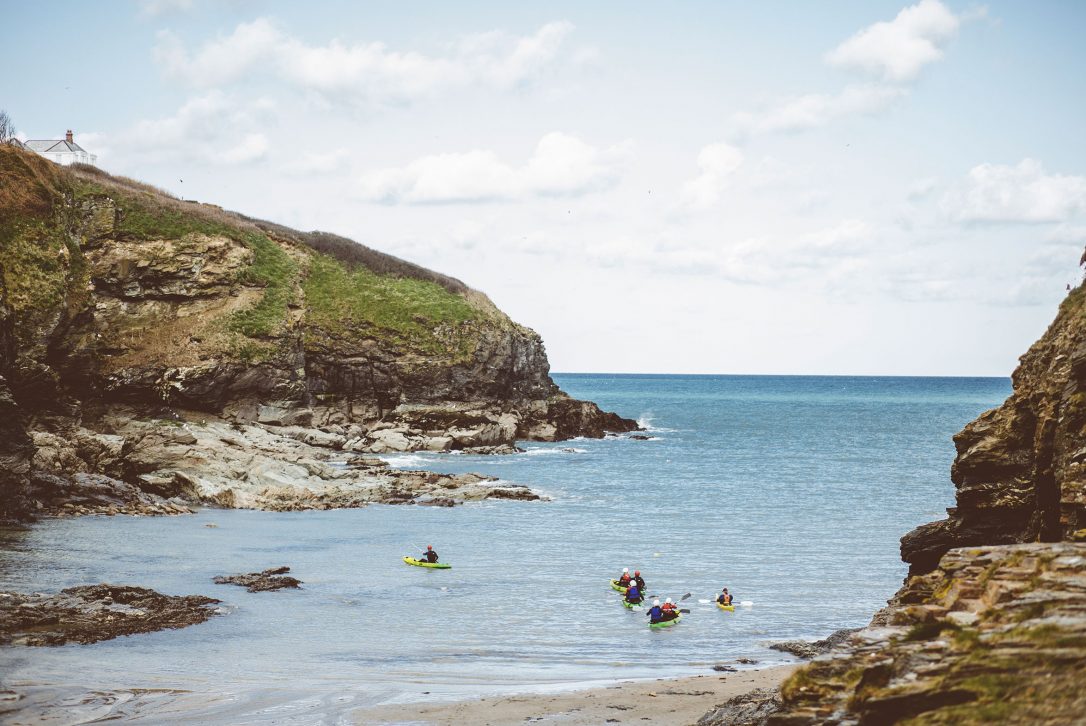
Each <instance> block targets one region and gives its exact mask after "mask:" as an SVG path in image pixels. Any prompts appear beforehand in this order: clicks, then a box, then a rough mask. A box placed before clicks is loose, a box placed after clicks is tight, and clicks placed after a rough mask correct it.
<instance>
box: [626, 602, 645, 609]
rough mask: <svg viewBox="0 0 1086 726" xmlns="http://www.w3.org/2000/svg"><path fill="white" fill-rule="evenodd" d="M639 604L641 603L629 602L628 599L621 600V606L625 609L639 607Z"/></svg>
mask: <svg viewBox="0 0 1086 726" xmlns="http://www.w3.org/2000/svg"><path fill="white" fill-rule="evenodd" d="M641 605H642V603H639V602H630V601H628V600H623V601H622V606H623V607H624V608H626V609H627V610H633V609H634V608H639V607H641Z"/></svg>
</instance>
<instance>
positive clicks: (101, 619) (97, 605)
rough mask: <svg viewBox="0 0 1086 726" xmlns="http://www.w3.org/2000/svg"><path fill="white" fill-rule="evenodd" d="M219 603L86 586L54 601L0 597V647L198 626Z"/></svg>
mask: <svg viewBox="0 0 1086 726" xmlns="http://www.w3.org/2000/svg"><path fill="white" fill-rule="evenodd" d="M218 602H219V601H218V600H216V599H214V598H210V597H204V596H202V595H184V596H172V595H163V594H161V593H158V592H155V591H154V590H148V589H146V588H143V587H127V586H123V585H84V586H81V587H69V588H67V589H65V590H61V591H60V592H59V593H57V594H55V595H46V594H42V593H34V594H31V595H25V594H21V593H17V592H0V643H3V644H11V645H64V644H65V643H84V644H86V643H97V642H98V641H100V640H109V639H110V638H116V637H117V636H119V635H132V634H134V633H150V632H153V631H156V630H166V629H176V628H184V627H186V626H189V625H195V624H197V623H202V622H204V621H205V620H207V619H209V618H211V617H212V616H213V615H215V614H216V612H217V611H216V609H215V608H213V607H211V606H212V605H215V604H216V603H218Z"/></svg>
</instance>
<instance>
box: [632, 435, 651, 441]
mask: <svg viewBox="0 0 1086 726" xmlns="http://www.w3.org/2000/svg"><path fill="white" fill-rule="evenodd" d="M627 438H630V439H633V440H634V441H652V437H651V436H646V435H645V434H630V435H629V437H627Z"/></svg>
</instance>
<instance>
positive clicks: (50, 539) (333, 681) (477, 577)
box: [0, 375, 1010, 723]
mask: <svg viewBox="0 0 1086 726" xmlns="http://www.w3.org/2000/svg"><path fill="white" fill-rule="evenodd" d="M556 379H557V380H558V382H559V384H560V385H561V386H562V387H563V388H564V389H565V390H566V391H568V392H569V393H571V394H572V395H574V396H576V397H579V398H588V399H591V400H594V401H597V402H598V403H600V405H602V406H603V407H604V408H607V409H610V410H615V411H618V412H620V413H622V414H624V415H626V416H631V417H635V418H636V417H640V418H641V420H642V422H643V423H647V424H649V426H650V431H649V433H650V434H651V435H652V437H653V440H651V441H635V440H630V439H626V438H620V439H608V440H602V441H595V440H577V441H573V442H564V443H560V444H527V445H526V446H527V447H528V448H529V451H528V453H527V454H520V455H516V456H508V457H470V456H455V455H416V454H412V455H403V456H398V457H389V458H390V460H391V461H392V463H393V464H394V465H397V466H403V467H407V468H430V469H434V470H439V471H446V472H460V471H478V472H482V473H486V474H493V475H496V476H499V477H501V478H503V479H508V480H511V481H515V482H518V483H523V484H528V485H530V486H533V487H534V488H536V489H537V490H540V491H542V492H544V493H547V494H549V495H550V496H551V497H553V501H551V502H547V503H528V502H494V503H482V504H473V505H467V506H464V507H457V508H455V509H433V508H422V507H387V506H374V507H370V508H367V509H361V510H343V511H333V512H303V513H282V514H278V513H266V512H246V511H221V510H205V511H203V512H202V513H200V514H198V515H196V516H191V517H172V518H155V519H144V518H132V517H114V518H106V517H85V518H82V519H76V520H63V521H49V522H45V523H42V524H39V525H37V526H35V527H33V528H32V529H30V530H29V531H25V530H24V531H6V532H0V537H2V542H0V547H2V549H0V589H17V590H55V589H59V588H62V587H67V586H71V585H76V584H83V583H93V582H101V581H108V582H113V583H129V584H137V585H142V586H147V587H152V588H155V589H157V590H160V591H163V592H167V593H175V594H190V593H204V594H208V595H212V596H214V597H218V598H221V599H222V600H223V601H224V606H225V607H227V608H228V609H229V614H227V615H225V616H223V617H218V618H215V619H213V620H211V621H210V622H208V623H206V624H203V625H198V626H195V627H192V628H187V629H184V630H180V631H168V632H161V633H154V634H150V635H140V636H135V637H129V638H119V639H116V640H113V641H109V642H105V643H100V644H96V645H93V646H66V647H61V648H39V649H12V648H6V649H0V678H2V680H3V683H4V685H6V686H8V687H15V688H17V689H18V690H20V691H21V692H23V693H24V694H26V697H27V700H28V701H29V702H30V703H31V704H32V705H34V707H35V709H36V708H38V707H39V706H40V707H41V708H42V709H44V710H45V711H46V712H48V713H50V714H51V715H66V716H67V717H68V718H69V719H70V718H74V717H78V718H93V717H96V716H101V715H104V714H106V713H109V712H111V710H112V713H114V714H120V715H123V716H127V717H133V716H136V717H143V718H144V719H146V721H147V722H153V723H162V722H166V721H170V720H173V719H178V720H194V719H195V720H200V721H204V722H221V723H265V722H267V723H271V722H276V723H285V722H295V723H312V722H315V721H327V722H336V721H338V720H341V719H346V718H348V715H349V713H350V710H351V709H353V708H357V707H359V706H363V705H368V704H372V703H379V702H389V701H393V702H395V701H406V700H418V699H430V698H460V697H471V696H475V695H479V694H482V693H495V692H501V691H524V690H554V689H560V688H568V687H571V686H572V685H576V684H583V683H585V682H589V681H600V680H613V679H619V678H640V677H648V676H657V675H661V674H664V675H671V674H674V675H681V674H690V673H698V672H705V670H706V668H707V666H708V665H711V664H713V663H717V662H720V661H725V660H732V659H734V658H737V657H741V656H745V657H751V658H756V659H758V660H759V661H760V662H761V664H768V663H772V662H780V661H782V660H786V659H787V657H785V656H782V655H781V654H778V653H776V652H775V651H770V650H767V649H766V648H765V643H766V642H767V641H769V640H774V639H782V638H794V637H806V638H814V637H821V636H824V635H826V634H827V633H829V632H831V631H833V630H835V629H837V628H842V627H852V626H859V625H862V624H864V623H865V622H866V621H867V620H868V619H869V618H870V616H871V614H872V613H873V611H874V610H875V609H877V608H878V607H880V606H881V605H882V604H883V603H884V601H885V600H886V598H887V597H889V596H890V595H891V594H892V593H893V591H894V590H895V589H896V588H897V587H898V585H899V584H900V582H901V578H902V577H903V575H904V573H905V567H904V566H903V565H902V564H901V563H900V562H899V560H898V551H897V548H898V538H899V537H900V536H901V535H902V534H903V533H904V532H906V531H908V530H909V529H910V528H912V527H914V526H916V525H917V524H920V523H923V522H926V521H930V520H931V519H934V518H938V517H940V516H942V515H943V511H942V509H943V507H945V506H947V505H949V504H951V502H952V495H953V487H952V485H951V483H950V481H949V466H950V463H951V460H952V458H953V453H954V450H953V445H952V443H951V440H950V437H951V435H952V434H953V433H954V432H956V431H957V430H959V429H960V428H961V427H962V426H963V425H964V424H965V423H966V422H968V421H969V420H971V419H972V418H974V417H975V416H976V415H977V414H978V413H980V412H981V411H983V410H985V409H988V408H991V407H993V406H995V405H997V404H999V403H1000V402H1001V401H1002V400H1003V399H1004V398H1005V397H1006V396H1007V395H1008V394H1009V392H1010V382H1009V381H1008V380H1007V379H991V378H823V377H817V378H815V377H811V378H807V377H750V376H712V377H708V376H707V377H700V376H607V375H559V376H556ZM208 523H215V524H217V525H218V526H217V527H216V528H208V527H205V526H204V525H205V524H208ZM427 544H434V545H435V547H436V548H437V549H438V551H439V552H440V553H441V556H442V559H443V560H447V561H449V562H451V563H453V564H454V565H455V566H454V569H452V570H449V571H443V572H430V571H425V570H421V569H418V568H410V567H406V566H404V565H403V564H402V563H401V562H400V557H401V556H402V555H404V554H408V553H413V552H415V551H416V550H417V549H418V547H420V546H425V545H427ZM283 564H285V565H290V566H291V567H292V568H293V574H295V575H296V576H297V577H299V578H300V579H301V580H303V581H304V583H305V584H304V589H302V590H298V591H283V592H277V593H257V594H249V593H247V592H245V591H244V590H243V589H241V588H237V587H233V586H217V585H213V584H212V583H211V578H212V577H213V576H214V575H218V574H226V573H232V572H250V571H253V570H259V569H263V568H266V567H272V566H277V565H283ZM623 566H630V567H637V568H640V569H641V571H642V574H643V576H644V577H645V578H646V580H647V581H648V583H649V591H650V593H652V594H655V593H659V594H661V595H662V596H668V595H670V596H672V597H676V598H677V597H678V596H681V595H682V594H684V593H687V592H690V593H692V597H691V598H690V599H688V600H687V601H686V603H685V604H686V605H688V606H690V607H691V608H692V610H693V612H692V613H691V614H690V615H688V616H686V617H685V618H684V620H683V622H682V623H681V624H680V625H679V626H677V627H674V628H670V629H665V630H661V631H650V630H649V629H648V628H647V627H646V626H645V617H644V616H643V615H642V614H640V613H636V612H628V611H626V610H624V609H623V608H622V607H620V605H619V603H618V601H617V600H618V596H617V595H616V594H615V593H614V592H612V591H611V590H610V589H609V588H608V584H607V581H608V579H609V577H612V576H615V575H616V574H617V573H618V572H619V571H620V570H621V568H622V567H623ZM724 585H727V586H728V587H729V588H730V589H731V590H732V592H733V593H735V594H736V596H737V598H736V599H737V601H742V602H744V603H746V604H747V605H746V606H745V607H740V608H739V609H738V610H737V611H736V612H735V613H734V614H726V613H722V612H720V611H719V610H717V609H716V608H715V607H713V606H712V604H711V603H708V602H702V601H707V600H708V599H709V598H711V597H712V596H713V595H714V594H715V593H716V592H718V591H719V589H720V587H722V586H724ZM61 702H63V704H62V706H63V707H62V708H60V709H56V708H53V707H55V706H56V705H57V704H58V703H61ZM32 712H33V713H39V712H38V711H37V710H35V711H28V712H27V713H28V714H29V713H32ZM56 722H57V723H60V722H63V719H61V720H58V721H56Z"/></svg>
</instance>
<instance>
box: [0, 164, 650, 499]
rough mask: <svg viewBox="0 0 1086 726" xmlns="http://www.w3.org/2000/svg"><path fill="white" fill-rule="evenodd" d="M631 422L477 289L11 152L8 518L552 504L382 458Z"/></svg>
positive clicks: (4, 211) (4, 429)
mask: <svg viewBox="0 0 1086 726" xmlns="http://www.w3.org/2000/svg"><path fill="white" fill-rule="evenodd" d="M636 429H637V424H636V423H635V422H634V421H631V420H629V419H624V418H622V417H620V416H618V415H616V414H613V413H607V412H604V411H601V410H600V409H599V407H598V406H596V405H595V404H593V403H591V402H587V401H578V400H575V399H572V398H570V397H569V396H568V395H566V394H565V393H563V392H562V391H561V390H560V389H559V388H558V387H557V386H556V385H555V383H554V382H553V381H552V380H551V378H550V375H549V365H548V362H547V357H546V353H545V351H544V348H543V343H542V341H541V339H540V338H539V336H538V335H537V334H536V333H535V332H533V331H532V330H529V329H528V328H525V327H524V326H521V325H518V324H516V323H514V322H513V321H512V320H510V319H509V318H508V317H507V316H506V315H505V314H504V313H502V312H501V311H500V310H498V309H497V308H496V307H495V306H494V305H493V304H492V303H491V302H490V300H489V299H487V298H486V296H485V295H483V294H482V293H480V292H478V291H475V290H472V289H470V288H468V287H467V286H466V285H464V284H463V283H462V282H460V281H458V280H455V279H452V278H449V277H446V276H444V275H441V274H438V273H435V272H432V271H430V270H426V269H424V268H422V267H419V266H417V265H413V264H411V263H408V262H405V261H403V260H399V259H397V258H394V257H391V256H389V255H385V254H383V253H380V252H377V251H375V250H372V249H370V248H368V247H365V246H363V245H360V244H357V243H355V242H353V241H351V240H347V239H344V238H341V237H337V236H335V235H331V234H325V233H320V232H309V233H305V232H298V231H295V230H291V229H287V228H285V227H281V226H279V225H275V224H271V223H267V222H262V221H260V220H255V219H250V218H248V217H245V216H242V215H239V214H236V213H232V212H226V211H224V210H222V209H220V208H219V207H216V206H214V205H209V204H199V203H195V202H189V201H182V200H179V199H176V198H174V197H172V196H170V195H168V194H166V193H164V192H162V191H161V190H158V189H155V188H152V187H149V186H146V185H144V184H140V183H138V182H134V181H132V180H130V179H125V178H120V177H113V176H110V175H108V174H105V173H103V172H101V171H100V170H97V169H94V168H92V167H79V166H74V167H68V168H65V167H58V166H56V165H54V164H52V163H50V162H48V161H46V160H44V159H42V158H41V157H38V156H37V155H35V154H31V153H27V152H24V151H22V150H19V149H15V148H12V147H9V146H4V145H0V519H9V520H10V519H25V518H28V517H33V516H35V515H59V514H83V513H99V514H113V513H120V512H128V513H139V514H175V513H180V512H185V511H188V507H189V505H190V504H210V505H215V506H223V507H252V508H260V509H315V508H316V509H323V508H330V507H356V506H363V505H365V504H367V503H371V502H387V503H417V504H437V505H443V506H447V505H450V504H455V503H458V502H462V501H469V500H474V499H484V498H489V497H500V498H512V499H534V498H538V497H537V496H536V495H534V494H533V493H531V492H530V491H528V490H526V489H524V488H523V487H516V486H510V485H508V484H505V483H502V482H495V481H493V480H490V479H487V478H485V477H480V476H474V475H458V476H445V475H440V474H433V473H429V472H405V471H398V470H394V469H391V468H389V467H388V466H387V465H385V464H384V462H383V461H381V460H379V459H375V458H374V457H373V456H372V455H373V454H388V453H392V452H406V451H419V450H424V451H456V450H464V451H477V452H485V453H508V452H513V451H516V449H515V443H516V441H517V440H518V439H527V440H539V441H558V440H565V439H569V438H574V437H578V436H587V437H602V436H604V435H605V434H607V433H616V432H617V433H623V432H628V431H633V430H636Z"/></svg>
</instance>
